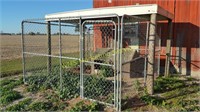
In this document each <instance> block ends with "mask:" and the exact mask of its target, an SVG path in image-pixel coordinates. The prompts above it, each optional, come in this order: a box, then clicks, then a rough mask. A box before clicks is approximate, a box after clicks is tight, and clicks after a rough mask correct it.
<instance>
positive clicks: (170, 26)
mask: <svg viewBox="0 0 200 112" xmlns="http://www.w3.org/2000/svg"><path fill="white" fill-rule="evenodd" d="M172 26H173V23H172V20H168V29H169V36H168V38H167V43H166V60H165V76H169V70H170V69H169V67H170V60H171V59H170V57H171V39H172V34H173V33H172V29H173V27H172Z"/></svg>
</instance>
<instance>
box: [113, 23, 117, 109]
mask: <svg viewBox="0 0 200 112" xmlns="http://www.w3.org/2000/svg"><path fill="white" fill-rule="evenodd" d="M113 30H114V107H116V105H117V103H116V72H117V71H116V35H117V32H116V24H114V29H113Z"/></svg>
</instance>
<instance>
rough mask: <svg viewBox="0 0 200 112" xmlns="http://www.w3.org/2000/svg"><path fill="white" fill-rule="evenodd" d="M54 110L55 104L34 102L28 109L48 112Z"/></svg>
mask: <svg viewBox="0 0 200 112" xmlns="http://www.w3.org/2000/svg"><path fill="white" fill-rule="evenodd" d="M52 108H53V104H52V103H51V102H34V103H31V104H30V105H29V106H28V107H27V110H28V111H41V110H43V111H47V110H52V111H53V110H54V109H52Z"/></svg>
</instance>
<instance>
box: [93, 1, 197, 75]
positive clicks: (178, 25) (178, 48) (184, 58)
mask: <svg viewBox="0 0 200 112" xmlns="http://www.w3.org/2000/svg"><path fill="white" fill-rule="evenodd" d="M134 4H158V5H159V6H161V7H162V8H164V9H165V10H167V11H169V12H170V13H172V14H174V19H173V40H172V55H171V57H172V58H171V66H170V67H171V68H172V67H173V68H175V70H176V71H177V72H178V73H182V74H184V75H191V76H195V77H199V75H200V37H199V31H200V30H199V27H200V22H199V17H200V11H199V10H200V9H199V4H200V1H199V0H93V7H94V8H99V7H111V6H125V5H134ZM158 26H159V27H161V29H164V30H162V31H161V38H162V39H161V40H162V42H161V46H162V52H161V56H162V55H163V57H162V58H161V66H162V65H163V66H164V62H165V61H164V60H165V54H166V53H165V46H166V38H167V32H168V28H167V23H165V22H162V23H161V22H160V23H159V24H158Z"/></svg>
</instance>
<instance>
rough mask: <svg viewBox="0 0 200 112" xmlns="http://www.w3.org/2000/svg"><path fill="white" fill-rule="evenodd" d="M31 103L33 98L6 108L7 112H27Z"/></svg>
mask: <svg viewBox="0 0 200 112" xmlns="http://www.w3.org/2000/svg"><path fill="white" fill-rule="evenodd" d="M30 103H31V98H27V99H24V100H23V101H20V102H19V103H18V104H15V105H13V106H10V107H8V108H6V110H7V111H25V108H26V107H27V106H28V105H29V104H30Z"/></svg>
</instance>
